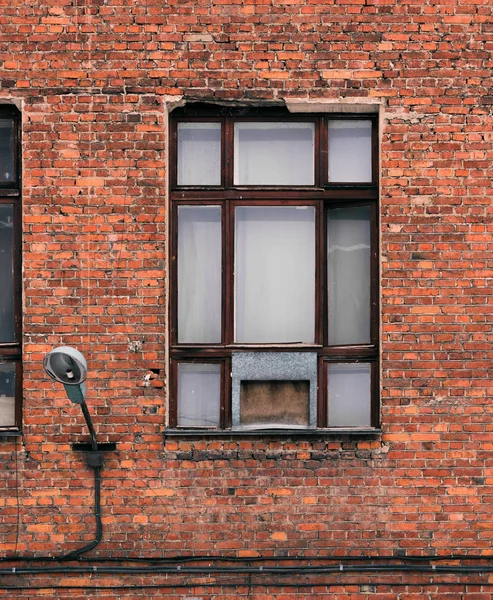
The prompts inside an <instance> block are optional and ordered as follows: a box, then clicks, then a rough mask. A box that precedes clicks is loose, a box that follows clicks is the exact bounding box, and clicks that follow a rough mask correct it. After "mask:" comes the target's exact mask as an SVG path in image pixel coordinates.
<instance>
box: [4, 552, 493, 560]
mask: <svg viewBox="0 0 493 600" xmlns="http://www.w3.org/2000/svg"><path fill="white" fill-rule="evenodd" d="M72 554H73V553H72V552H71V553H68V554H65V555H62V556H23V557H22V556H21V557H10V558H9V557H6V556H2V557H0V562H21V561H22V562H47V561H50V562H52V561H55V560H70V559H71V555H72ZM492 559H493V556H492V555H482V554H442V555H428V556H413V555H404V556H394V555H374V556H372V555H360V556H352V555H347V554H346V555H341V556H334V555H331V556H302V555H291V556H276V555H270V556H269V555H264V556H249V557H242V556H222V555H217V554H216V555H214V554H210V555H209V554H199V555H196V556H194V555H174V556H157V557H152V556H149V557H146V556H132V555H130V556H95V557H90V558H86V557H83V556H77V560H78V562H90V563H93V562H146V563H161V562H163V563H186V562H269V561H284V562H297V561H331V562H338V563H345V562H348V561H352V562H372V561H377V562H380V561H401V562H405V561H409V562H435V561H436V562H441V561H454V560H476V561H481V560H483V561H488V562H490V561H491V560H492Z"/></svg>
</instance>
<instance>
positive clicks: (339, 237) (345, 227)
mask: <svg viewBox="0 0 493 600" xmlns="http://www.w3.org/2000/svg"><path fill="white" fill-rule="evenodd" d="M327 236H328V244H327V247H328V295H329V297H328V300H329V344H331V345H334V344H335V345H337V344H364V343H369V342H370V258H371V256H370V250H371V246H370V208H369V207H368V206H357V207H352V208H341V209H332V210H329V211H328V217H327Z"/></svg>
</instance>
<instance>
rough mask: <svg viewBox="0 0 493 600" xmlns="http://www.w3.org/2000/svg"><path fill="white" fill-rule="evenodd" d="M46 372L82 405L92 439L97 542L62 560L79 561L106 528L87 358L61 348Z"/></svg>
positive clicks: (90, 457) (51, 355)
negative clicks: (89, 403) (88, 399)
mask: <svg viewBox="0 0 493 600" xmlns="http://www.w3.org/2000/svg"><path fill="white" fill-rule="evenodd" d="M43 368H44V370H45V371H46V373H47V374H48V375H49V376H50V377H51V378H52V379H54V380H55V381H58V382H59V383H62V384H63V386H64V388H65V392H66V393H67V396H68V398H69V400H70V401H71V402H73V403H74V404H80V407H81V409H82V413H83V415H84V419H85V421H86V424H87V428H88V429H89V434H90V436H91V446H92V452H88V453H87V464H88V465H89V466H90V467H92V468H93V469H94V481H95V485H94V496H95V511H94V512H95V517H96V534H95V537H94V540H93V541H92V542H90V543H89V544H87V545H86V546H84V547H83V548H80V549H79V550H74V551H73V552H70V553H69V554H66V555H65V556H63V557H61V558H65V559H70V558H76V557H77V556H79V555H80V554H82V553H84V552H87V551H88V550H92V549H93V548H95V547H96V546H97V545H98V544H99V542H100V541H101V538H102V536H103V525H102V521H101V473H100V469H101V467H102V466H103V458H102V454H101V452H99V450H98V443H97V440H96V431H95V430H94V425H93V424H92V419H91V415H90V414H89V410H88V409H87V404H86V400H85V396H86V384H85V383H84V381H85V380H86V378H87V362H86V359H85V358H84V356H83V355H82V354H81V353H80V352H79V351H78V350H76V349H75V348H71V347H70V346H60V347H59V348H55V349H54V350H52V351H51V352H50V353H49V354H47V355H46V356H45V358H44V360H43Z"/></svg>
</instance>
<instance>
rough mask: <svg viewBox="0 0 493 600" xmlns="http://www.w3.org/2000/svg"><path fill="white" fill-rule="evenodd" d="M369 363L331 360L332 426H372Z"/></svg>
mask: <svg viewBox="0 0 493 600" xmlns="http://www.w3.org/2000/svg"><path fill="white" fill-rule="evenodd" d="M370 369H371V365H370V364H369V363H364V364H362V363H331V364H329V427H330V426H334V427H336V426H365V425H366V426H370V425H371V396H370V387H371V385H370V382H371V378H370Z"/></svg>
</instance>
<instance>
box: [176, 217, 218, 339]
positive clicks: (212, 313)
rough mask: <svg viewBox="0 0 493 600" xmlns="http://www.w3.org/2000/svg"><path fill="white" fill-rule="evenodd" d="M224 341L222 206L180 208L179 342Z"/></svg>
mask: <svg viewBox="0 0 493 600" xmlns="http://www.w3.org/2000/svg"><path fill="white" fill-rule="evenodd" d="M220 341H221V208H220V207H219V206H179V207H178V342H180V343H187V342H189V343H199V344H202V343H209V344H214V343H218V342H220Z"/></svg>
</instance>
